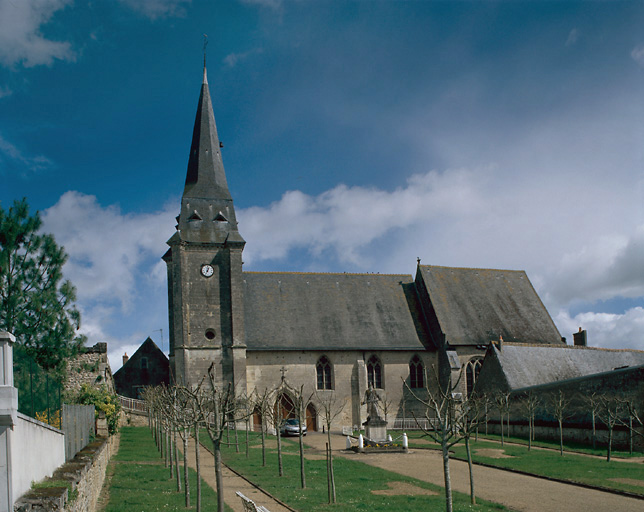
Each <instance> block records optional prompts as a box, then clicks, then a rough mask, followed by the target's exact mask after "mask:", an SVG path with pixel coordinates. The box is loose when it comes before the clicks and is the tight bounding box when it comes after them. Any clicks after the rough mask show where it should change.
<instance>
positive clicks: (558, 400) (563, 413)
mask: <svg viewBox="0 0 644 512" xmlns="http://www.w3.org/2000/svg"><path fill="white" fill-rule="evenodd" d="M570 402H571V400H570V398H569V397H568V396H566V394H565V393H564V392H563V390H561V389H560V390H558V391H556V392H554V393H551V394H550V395H549V396H548V404H549V405H550V408H551V411H552V414H553V415H554V417H555V418H556V419H557V424H558V425H559V453H560V454H561V455H562V456H563V422H564V420H565V419H567V418H569V417H570V415H569V414H568V412H569V407H570Z"/></svg>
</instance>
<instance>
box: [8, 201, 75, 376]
mask: <svg viewBox="0 0 644 512" xmlns="http://www.w3.org/2000/svg"><path fill="white" fill-rule="evenodd" d="M41 225H42V221H41V219H40V215H39V214H38V212H36V213H35V214H34V215H31V214H30V212H29V205H28V203H27V200H26V199H22V200H20V201H14V204H13V206H12V207H10V208H9V209H8V210H7V211H5V210H3V209H2V207H0V329H3V330H6V331H9V332H11V333H13V334H14V335H15V336H16V340H17V341H18V342H19V343H20V344H21V345H22V346H23V347H24V349H25V351H26V353H27V354H29V355H30V356H31V357H32V358H33V359H34V360H35V361H36V362H37V363H38V365H39V366H41V367H42V368H43V369H44V370H60V369H61V368H62V367H63V366H64V362H65V360H66V359H67V358H68V357H70V356H71V355H73V354H74V353H75V352H76V351H77V350H78V348H79V347H80V346H81V345H82V344H83V342H84V341H85V338H84V336H78V335H77V333H76V331H77V330H78V328H79V327H80V313H79V311H78V309H76V306H75V305H74V301H75V300H76V289H75V288H74V286H73V285H72V283H71V282H70V281H68V280H64V279H63V272H62V269H63V265H64V264H65V261H67V254H66V253H65V250H64V249H63V248H62V247H61V246H59V245H58V244H56V241H55V240H54V237H53V236H52V235H49V234H42V233H40V228H41Z"/></svg>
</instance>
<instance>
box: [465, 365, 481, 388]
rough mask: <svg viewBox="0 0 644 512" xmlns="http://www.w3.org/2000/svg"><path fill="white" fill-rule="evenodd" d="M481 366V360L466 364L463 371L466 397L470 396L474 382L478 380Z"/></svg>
mask: <svg viewBox="0 0 644 512" xmlns="http://www.w3.org/2000/svg"><path fill="white" fill-rule="evenodd" d="M481 366H483V360H482V359H472V360H471V361H469V362H468V363H467V368H466V369H465V376H466V378H467V396H470V394H472V391H473V390H474V386H475V385H476V380H477V379H478V378H479V373H481Z"/></svg>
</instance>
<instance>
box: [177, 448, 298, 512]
mask: <svg viewBox="0 0 644 512" xmlns="http://www.w3.org/2000/svg"><path fill="white" fill-rule="evenodd" d="M242 456H243V454H242ZM195 460H196V459H195V445H194V439H193V438H190V442H189V444H188V465H189V466H190V467H191V468H193V469H196V467H197V465H196V462H195ZM199 462H200V465H201V477H202V478H203V479H204V481H205V482H206V483H207V484H208V485H209V486H210V487H212V488H213V489H215V490H217V483H216V482H215V459H214V457H213V455H212V453H210V452H209V451H207V450H206V448H204V447H203V445H202V449H201V452H200V454H199ZM223 479H224V501H225V502H226V504H227V505H229V506H230V508H232V509H233V510H234V511H235V512H244V507H243V506H242V502H241V500H240V499H239V497H238V496H237V495H236V494H235V492H237V491H240V492H241V493H242V494H244V495H245V496H246V497H248V498H250V499H251V500H253V501H254V502H255V503H256V504H257V505H263V506H265V507H266V508H267V509H268V510H270V511H271V512H290V511H289V509H287V508H285V507H283V506H282V505H280V504H279V503H278V502H277V501H275V500H274V499H272V498H271V497H270V496H268V495H267V494H264V493H263V492H262V491H260V490H258V489H257V488H256V487H253V486H252V485H251V484H249V483H248V482H247V481H246V480H244V479H243V478H241V477H239V476H237V475H236V474H235V473H233V472H232V471H230V470H229V469H228V468H226V467H224V468H223ZM196 492H197V491H196V489H190V493H191V497H190V498H191V500H192V503H193V504H194V503H195V500H196V499H197V494H196Z"/></svg>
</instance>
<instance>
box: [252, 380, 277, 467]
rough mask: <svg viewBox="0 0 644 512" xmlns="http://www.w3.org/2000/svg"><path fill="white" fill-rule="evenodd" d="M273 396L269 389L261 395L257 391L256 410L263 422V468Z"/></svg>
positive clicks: (265, 389) (261, 424)
mask: <svg viewBox="0 0 644 512" xmlns="http://www.w3.org/2000/svg"><path fill="white" fill-rule="evenodd" d="M271 395H272V393H271V392H270V391H269V390H268V389H267V388H264V391H262V392H261V393H260V392H259V391H257V389H255V400H254V403H255V410H256V411H258V412H259V415H260V421H261V423H260V427H261V438H262V466H266V429H267V427H268V423H267V421H266V420H267V418H268V417H269V416H270V414H271ZM278 428H279V427H278Z"/></svg>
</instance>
